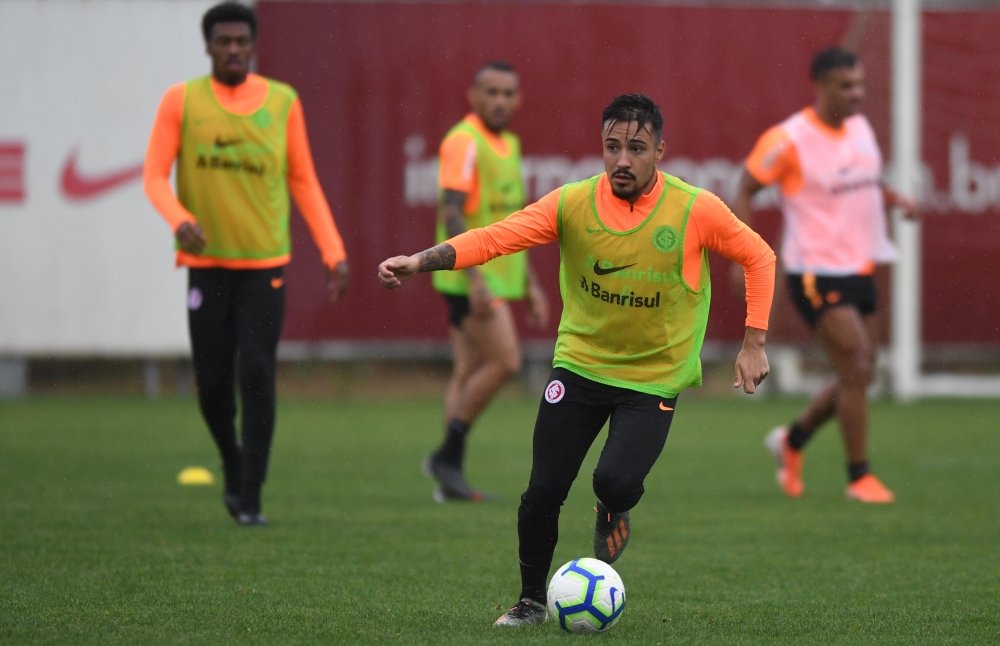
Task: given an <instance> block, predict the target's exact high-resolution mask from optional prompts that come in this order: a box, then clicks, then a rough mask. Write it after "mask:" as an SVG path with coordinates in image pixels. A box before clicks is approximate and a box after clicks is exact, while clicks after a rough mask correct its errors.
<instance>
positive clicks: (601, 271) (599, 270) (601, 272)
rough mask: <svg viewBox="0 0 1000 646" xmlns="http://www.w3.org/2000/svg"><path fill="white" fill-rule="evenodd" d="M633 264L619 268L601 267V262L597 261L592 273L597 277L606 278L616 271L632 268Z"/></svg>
mask: <svg viewBox="0 0 1000 646" xmlns="http://www.w3.org/2000/svg"><path fill="white" fill-rule="evenodd" d="M634 266H635V263H634V262H633V263H632V264H631V265H622V266H621V267H601V261H600V260H597V261H595V262H594V273H595V274H597V275H598V276H607V275H608V274H613V273H615V272H616V271H621V270H622V269H628V268H629V267H634Z"/></svg>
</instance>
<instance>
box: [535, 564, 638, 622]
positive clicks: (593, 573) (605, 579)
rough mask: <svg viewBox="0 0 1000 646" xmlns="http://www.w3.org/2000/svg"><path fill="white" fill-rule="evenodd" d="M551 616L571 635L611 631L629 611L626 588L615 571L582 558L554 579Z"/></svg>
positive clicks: (550, 604) (557, 574)
mask: <svg viewBox="0 0 1000 646" xmlns="http://www.w3.org/2000/svg"><path fill="white" fill-rule="evenodd" d="M548 608H549V615H550V616H551V617H552V618H553V619H554V620H556V621H558V622H559V625H560V626H562V628H563V630H565V631H568V632H571V633H600V632H604V631H605V630H608V629H609V628H611V627H612V626H614V625H615V623H617V622H618V620H619V619H620V618H621V616H622V611H624V610H625V586H624V585H623V584H622V578H621V577H620V576H618V573H617V572H615V570H614V568H613V567H611V566H610V565H608V564H607V563H605V562H604V561H599V560H597V559H591V558H580V559H574V560H572V561H570V562H569V563H566V564H565V565H563V566H562V567H560V568H559V569H558V570H556V573H555V574H553V575H552V580H551V581H549V590H548Z"/></svg>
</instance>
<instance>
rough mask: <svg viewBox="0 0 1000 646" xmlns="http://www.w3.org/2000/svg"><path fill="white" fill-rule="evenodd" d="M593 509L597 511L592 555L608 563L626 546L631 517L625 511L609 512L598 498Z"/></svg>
mask: <svg viewBox="0 0 1000 646" xmlns="http://www.w3.org/2000/svg"><path fill="white" fill-rule="evenodd" d="M594 511H596V512H597V521H596V522H595V523H594V556H595V557H597V558H599V559H600V560H602V561H604V562H605V563H607V564H609V565H610V564H611V563H614V562H615V561H617V560H618V557H620V556H621V555H622V552H624V551H625V547H626V546H628V539H629V536H630V534H631V531H632V519H631V517H630V516H629V513H628V512H627V511H623V512H621V513H618V514H613V513H611V512H610V511H609V510H608V508H607V507H605V506H604V504H603V503H602V502H601V501H599V500H598V501H597V506H596V507H594Z"/></svg>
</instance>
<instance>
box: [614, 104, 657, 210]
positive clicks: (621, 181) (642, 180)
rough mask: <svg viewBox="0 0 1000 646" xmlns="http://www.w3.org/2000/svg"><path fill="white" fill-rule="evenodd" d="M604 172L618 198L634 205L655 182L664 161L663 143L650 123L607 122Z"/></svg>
mask: <svg viewBox="0 0 1000 646" xmlns="http://www.w3.org/2000/svg"><path fill="white" fill-rule="evenodd" d="M603 130H604V170H605V171H606V172H607V173H608V180H609V181H610V182H611V190H612V191H613V192H614V194H615V196H616V197H619V198H621V199H623V200H628V201H630V202H635V200H637V199H639V197H640V196H641V195H643V194H644V193H647V192H649V190H650V189H651V188H652V187H653V184H654V183H655V182H656V165H657V164H658V163H659V161H660V160H661V159H662V158H663V140H662V139H660V140H658V141H657V139H656V138H655V137H654V136H653V133H652V131H651V130H650V127H649V124H646V125H644V126H641V127H640V125H639V122H638V121H629V122H624V121H605V122H604V126H603Z"/></svg>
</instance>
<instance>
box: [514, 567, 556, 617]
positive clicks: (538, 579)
mask: <svg viewBox="0 0 1000 646" xmlns="http://www.w3.org/2000/svg"><path fill="white" fill-rule="evenodd" d="M519 564H520V566H521V596H520V597H519V598H521V599H534V600H535V601H537V602H538V603H540V604H542V605H543V606H544V605H545V603H546V599H547V594H546V590H545V579H546V578H547V577H548V574H549V572H548V568H547V567H546V568H545V569H542V568H539V567H537V566H533V565H525V564H524V563H520V562H519Z"/></svg>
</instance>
